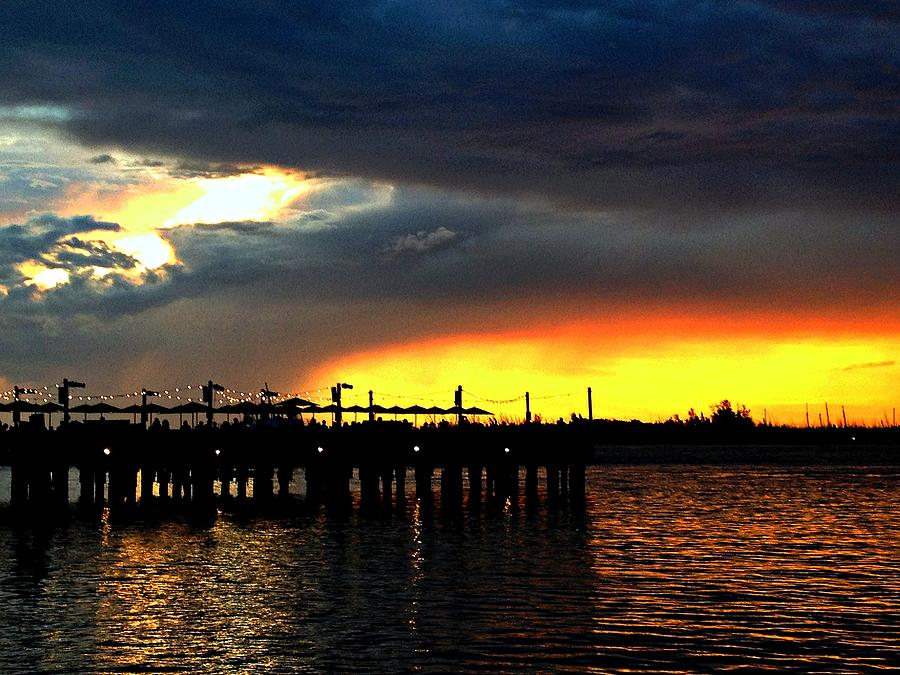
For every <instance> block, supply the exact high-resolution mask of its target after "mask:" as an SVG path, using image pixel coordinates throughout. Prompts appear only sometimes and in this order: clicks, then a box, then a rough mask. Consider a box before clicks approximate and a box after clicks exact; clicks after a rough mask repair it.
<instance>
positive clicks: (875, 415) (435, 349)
mask: <svg viewBox="0 0 900 675" xmlns="http://www.w3.org/2000/svg"><path fill="white" fill-rule="evenodd" d="M768 325H771V326H773V327H772V328H771V329H770V330H771V334H768V335H767V334H766V331H767V326H768ZM883 325H884V324H882V326H883ZM813 327H815V330H810V329H811V328H813ZM852 328H853V327H851V326H840V325H838V326H834V325H832V326H829V325H827V324H822V323H821V322H820V319H818V318H815V317H813V318H799V319H796V320H794V321H790V320H787V321H785V320H783V317H781V318H779V317H774V316H773V317H769V321H767V322H762V323H761V322H760V321H759V317H735V318H732V317H722V316H713V315H708V316H705V317H704V316H696V315H694V316H683V317H677V316H673V315H671V314H666V313H665V312H663V313H660V314H658V315H653V314H650V315H643V316H639V317H628V318H620V319H616V320H611V321H608V322H599V321H594V322H588V321H581V322H572V323H568V324H565V325H561V326H556V327H544V328H543V329H535V330H532V331H518V332H504V333H489V334H466V335H456V336H448V337H442V338H434V339H426V340H421V341H416V342H410V343H406V344H401V345H394V346H389V347H385V348H383V349H379V350H373V351H369V352H362V353H358V354H353V355H349V356H346V357H343V358H340V359H337V360H335V361H333V362H331V363H328V364H325V365H324V366H323V367H321V368H320V369H319V370H318V371H317V372H316V373H314V374H313V380H314V381H315V382H337V381H345V382H351V383H354V384H355V385H356V387H357V388H356V389H355V390H354V391H353V392H349V393H350V394H352V397H351V398H352V400H350V399H348V402H347V405H350V404H352V403H359V404H365V403H366V401H365V392H366V391H367V390H368V389H370V388H371V389H374V390H375V391H376V392H384V393H388V394H392V395H399V394H402V395H406V396H417V395H423V394H427V396H424V398H425V399H427V401H428V402H422V404H423V405H426V406H428V405H434V404H438V405H445V406H449V405H452V392H453V390H454V389H455V387H456V386H457V385H458V384H461V385H463V388H464V390H465V391H466V392H467V394H466V395H465V396H464V405H466V406H472V405H477V406H480V407H485V408H488V409H490V410H492V411H493V412H495V413H498V414H500V415H503V416H506V417H509V418H512V419H520V418H523V417H524V413H525V404H524V400H521V399H519V397H523V396H524V392H525V391H530V393H531V396H532V406H531V408H532V412H534V413H538V414H541V415H542V416H543V417H544V419H556V418H558V417H566V418H567V417H568V416H569V414H570V413H572V412H577V413H580V414H583V415H585V416H586V415H587V401H586V388H587V387H588V386H591V387H592V388H593V392H594V415H595V417H604V418H615V419H633V418H637V419H642V420H646V421H653V420H657V419H667V418H668V417H670V416H671V415H673V414H678V415H680V416H682V417H684V416H685V414H686V413H687V411H688V409H689V408H692V407H693V408H694V409H695V410H696V411H697V413H701V412H702V413H705V414H709V406H710V405H711V404H713V403H715V402H717V401H720V400H721V399H723V398H728V399H730V400H732V401H738V402H740V403H743V404H746V405H747V406H748V407H750V408H751V410H752V413H753V416H754V418H755V419H757V420H760V421H761V420H762V418H763V411H764V409H765V410H766V416H767V418H768V419H769V420H774V421H775V423H778V424H782V423H784V424H801V423H804V424H805V404H806V403H809V404H810V411H811V412H810V415H811V418H813V419H814V420H815V421H816V422H817V421H818V418H817V414H818V412H819V411H820V410H821V411H822V413H823V418H824V415H825V413H824V403H825V402H826V401H827V402H829V404H831V411H830V413H831V419H832V421H833V422H834V421H836V420H837V419H838V417H837V416H838V415H840V406H841V405H844V406H846V410H847V417H848V421H849V422H851V423H853V422H858V423H865V424H873V423H878V422H879V420H883V419H884V418H885V417H886V416H887V417H888V418H890V415H891V411H892V407H893V406H895V405H896V398H895V397H897V394H898V392H900V358H898V355H900V334H897V333H893V334H878V332H877V331H876V330H875V329H876V328H877V326H876V325H874V324H873V325H871V326H868V327H867V326H862V327H859V326H855V328H857V329H860V328H861V330H858V331H857V330H852ZM867 329H870V331H871V332H868V333H867ZM881 332H882V333H884V331H883V330H882V331H881ZM435 392H436V393H435ZM470 394H472V395H470ZM476 395H477V396H478V397H482V398H476V397H475V396H476ZM513 398H517V399H519V400H516V401H514V402H510V403H491V402H489V401H488V400H485V399H490V400H494V401H505V400H507V399H513ZM376 402H379V403H382V404H383V405H394V404H400V405H412V404H413V403H418V402H421V401H418V400H413V399H412V398H410V399H400V398H397V399H394V398H391V397H386V396H382V397H380V398H379V397H378V396H376Z"/></svg>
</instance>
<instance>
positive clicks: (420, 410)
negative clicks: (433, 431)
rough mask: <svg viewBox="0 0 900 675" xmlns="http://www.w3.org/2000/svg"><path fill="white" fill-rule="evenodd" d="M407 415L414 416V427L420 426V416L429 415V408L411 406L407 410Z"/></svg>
mask: <svg viewBox="0 0 900 675" xmlns="http://www.w3.org/2000/svg"><path fill="white" fill-rule="evenodd" d="M406 414H407V415H412V416H413V426H419V415H427V414H428V408H425V407H423V406H420V405H411V406H409V407H408V408H407V409H406Z"/></svg>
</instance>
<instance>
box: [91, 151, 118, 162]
mask: <svg viewBox="0 0 900 675" xmlns="http://www.w3.org/2000/svg"><path fill="white" fill-rule="evenodd" d="M90 163H91V164H115V163H116V158H115V157H113V156H112V155H109V154H106V153H104V154H102V155H94V156H93V157H91V159H90Z"/></svg>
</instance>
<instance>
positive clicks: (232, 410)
mask: <svg viewBox="0 0 900 675" xmlns="http://www.w3.org/2000/svg"><path fill="white" fill-rule="evenodd" d="M262 409H263V406H262V405H261V404H259V403H254V402H253V401H239V402H237V403H230V404H228V405H223V406H222V407H221V408H216V412H221V413H225V414H228V415H234V414H237V415H258V414H259V413H260V412H261V411H262Z"/></svg>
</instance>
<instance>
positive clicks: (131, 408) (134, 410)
mask: <svg viewBox="0 0 900 675" xmlns="http://www.w3.org/2000/svg"><path fill="white" fill-rule="evenodd" d="M122 412H123V413H131V423H132V424H137V415H138V413H139V412H141V404H140V403H132V404H131V405H127V406H125V407H124V408H122Z"/></svg>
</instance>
